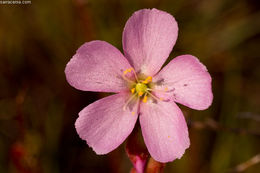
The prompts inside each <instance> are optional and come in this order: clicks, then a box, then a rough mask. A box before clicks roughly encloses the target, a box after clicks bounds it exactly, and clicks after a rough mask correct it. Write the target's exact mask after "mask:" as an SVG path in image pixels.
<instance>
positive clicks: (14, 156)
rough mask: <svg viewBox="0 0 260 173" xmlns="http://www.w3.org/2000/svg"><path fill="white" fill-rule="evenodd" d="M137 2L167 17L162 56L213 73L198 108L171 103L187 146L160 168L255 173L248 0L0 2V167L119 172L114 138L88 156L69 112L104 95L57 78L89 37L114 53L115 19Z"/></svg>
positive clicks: (255, 97) (258, 42) (258, 29)
mask: <svg viewBox="0 0 260 173" xmlns="http://www.w3.org/2000/svg"><path fill="white" fill-rule="evenodd" d="M142 8H158V9H161V10H165V11H167V12H169V13H171V14H172V15H174V17H175V18H176V20H177V22H178V25H179V37H178V40H177V43H176V45H175V47H174V49H173V51H172V54H171V56H170V58H169V60H170V59H172V58H174V57H175V56H178V55H181V54H192V55H195V56H197V57H198V58H199V59H200V60H201V61H202V62H203V63H204V64H205V65H206V66H207V68H208V71H209V72H210V74H211V75H212V78H213V93H214V101H213V104H212V106H211V107H210V108H209V109H208V110H205V111H195V110H191V109H189V108H186V107H184V106H181V109H182V110H183V112H184V114H185V117H186V120H187V122H188V124H189V132H190V138H191V146H190V148H189V149H188V150H187V151H186V153H185V155H184V156H183V157H182V158H181V159H180V160H176V161H174V162H172V163H168V164H167V165H166V167H165V169H164V171H165V172H169V173H170V172H181V173H183V172H184V173H223V172H234V171H237V172H239V171H240V172H246V173H258V172H260V164H259V161H260V155H259V153H260V53H259V51H260V10H259V9H260V5H259V3H258V0H143V1H140V0H128V1H127V0H109V1H108V0H55V1H53V0H43V1H37V0H32V4H31V5H0V172H1V173H9V172H10V173H83V172H84V173H85V172H88V173H96V172H97V173H98V172H101V173H102V172H115V173H120V172H129V171H130V169H131V167H132V165H131V163H130V161H129V159H128V158H127V156H126V154H125V150H124V145H125V144H122V145H121V146H120V147H119V148H117V149H116V150H115V151H113V152H111V153H109V154H107V155H104V156H98V155H96V154H95V153H94V152H93V151H92V149H91V148H89V147H88V146H87V145H86V144H85V142H84V141H82V140H81V139H80V138H79V137H78V135H77V133H76V131H75V128H74V122H75V120H76V118H77V117H78V115H77V114H78V112H79V111H80V110H81V109H83V108H84V107H85V106H86V105H88V104H90V103H92V102H94V101H95V100H97V99H99V98H102V97H104V96H106V94H102V93H101V94H100V93H95V92H83V91H79V90H76V89H74V88H73V87H71V86H70V85H69V84H68V83H67V82H66V79H65V75H64V69H65V66H66V63H67V62H68V61H69V60H70V58H71V57H72V56H73V54H74V53H75V51H76V50H77V48H78V47H79V46H80V45H82V44H83V43H84V42H87V41H90V40H105V41H107V42H109V43H112V44H113V45H115V46H116V47H117V48H119V49H120V50H121V51H122V45H121V36H122V35H121V34H122V30H123V27H124V24H125V22H126V21H127V19H128V18H129V17H130V16H131V14H132V13H133V12H134V11H137V10H139V9H142Z"/></svg>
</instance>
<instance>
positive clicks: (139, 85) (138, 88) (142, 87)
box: [135, 83, 147, 96]
mask: <svg viewBox="0 0 260 173" xmlns="http://www.w3.org/2000/svg"><path fill="white" fill-rule="evenodd" d="M135 90H136V92H137V93H138V95H140V96H142V95H143V94H144V93H146V90H147V85H146V84H143V83H137V84H136V85H135ZM139 93H140V94H139Z"/></svg>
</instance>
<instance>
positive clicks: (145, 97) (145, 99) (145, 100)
mask: <svg viewBox="0 0 260 173" xmlns="http://www.w3.org/2000/svg"><path fill="white" fill-rule="evenodd" d="M143 102H144V103H146V102H147V95H146V94H145V96H144V98H143Z"/></svg>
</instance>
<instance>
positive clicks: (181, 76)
mask: <svg viewBox="0 0 260 173" xmlns="http://www.w3.org/2000/svg"><path fill="white" fill-rule="evenodd" d="M177 35H178V26H177V23H176V21H175V19H174V18H173V16H171V15H170V14H168V13H166V12H163V11H160V10H157V9H151V10H150V9H143V10H139V11H137V12H135V13H134V14H133V15H132V16H131V17H130V18H129V20H128V21H127V23H126V25H125V28H124V31H123V50H124V55H123V54H122V53H121V52H120V51H119V50H118V49H116V48H115V47H114V46H112V45H111V44H109V43H107V42H104V41H91V42H87V43H85V44H83V45H82V46H81V47H80V48H79V49H78V50H77V52H76V54H75V55H74V56H73V57H72V58H71V60H70V61H69V63H68V64H67V66H66V69H65V73H66V78H67V81H68V82H69V83H70V85H72V86H73V87H75V88H77V89H79V90H84V91H98V92H114V93H116V94H114V95H111V96H108V97H105V98H103V99H100V100H98V101H96V102H94V103H92V104H90V105H88V106H87V107H85V108H84V109H83V110H82V111H81V112H80V113H79V117H78V119H77V121H76V123H75V126H76V130H77V132H78V134H79V136H80V137H81V138H82V139H84V140H86V142H87V143H88V145H89V146H90V147H92V148H93V150H94V151H95V152H96V153H97V154H106V153H108V152H110V151H112V150H114V149H115V148H117V147H118V146H119V145H120V144H121V143H122V142H123V141H124V140H125V139H126V138H127V137H128V135H129V134H130V133H131V132H132V130H133V128H134V126H135V123H136V121H137V119H138V116H139V121H140V125H141V129H142V134H143V138H144V142H145V144H146V146H147V148H148V151H149V153H150V154H151V156H152V157H153V158H154V159H155V160H157V161H159V162H169V161H172V160H174V159H176V158H180V157H181V156H182V155H183V154H184V152H185V150H186V149H187V148H188V147H189V145H190V141H189V136H188V128H187V124H186V122H185V118H184V116H183V114H182V112H181V110H180V109H179V107H178V106H177V105H176V102H177V103H180V104H183V105H185V106H188V107H190V108H192V109H197V110H203V109H206V108H208V107H209V106H210V105H211V103H212V99H213V95H212V91H211V77H210V75H209V73H208V72H207V69H206V67H205V66H204V65H203V64H202V63H200V62H199V60H198V59H197V58H196V57H194V56H192V55H182V56H178V57H176V58H174V59H173V60H172V61H170V62H169V64H168V65H166V66H165V67H164V68H163V69H162V70H160V68H161V67H162V65H163V63H164V62H165V61H166V59H167V58H168V56H169V54H170V52H171V50H172V48H173V46H174V44H175V42H176V39H177Z"/></svg>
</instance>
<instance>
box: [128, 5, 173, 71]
mask: <svg viewBox="0 0 260 173" xmlns="http://www.w3.org/2000/svg"><path fill="white" fill-rule="evenodd" d="M177 36H178V26H177V22H176V21H175V19H174V17H173V16H172V15H170V14H168V13H166V12H164V11H160V10H157V9H151V10H150V9H143V10H139V11H137V12H135V13H134V14H133V15H132V16H131V17H130V18H129V19H128V21H127V23H126V25H125V28H124V32H123V49H124V53H125V56H126V58H127V59H128V60H129V62H130V63H131V64H132V65H133V66H134V68H135V70H136V71H137V72H139V73H143V74H145V75H150V76H153V75H154V74H155V73H156V72H158V71H159V70H160V68H161V66H162V65H163V63H164V62H165V60H166V59H167V58H168V56H169V54H170V52H171V50H172V48H173V46H174V44H175V42H176V39H177Z"/></svg>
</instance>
